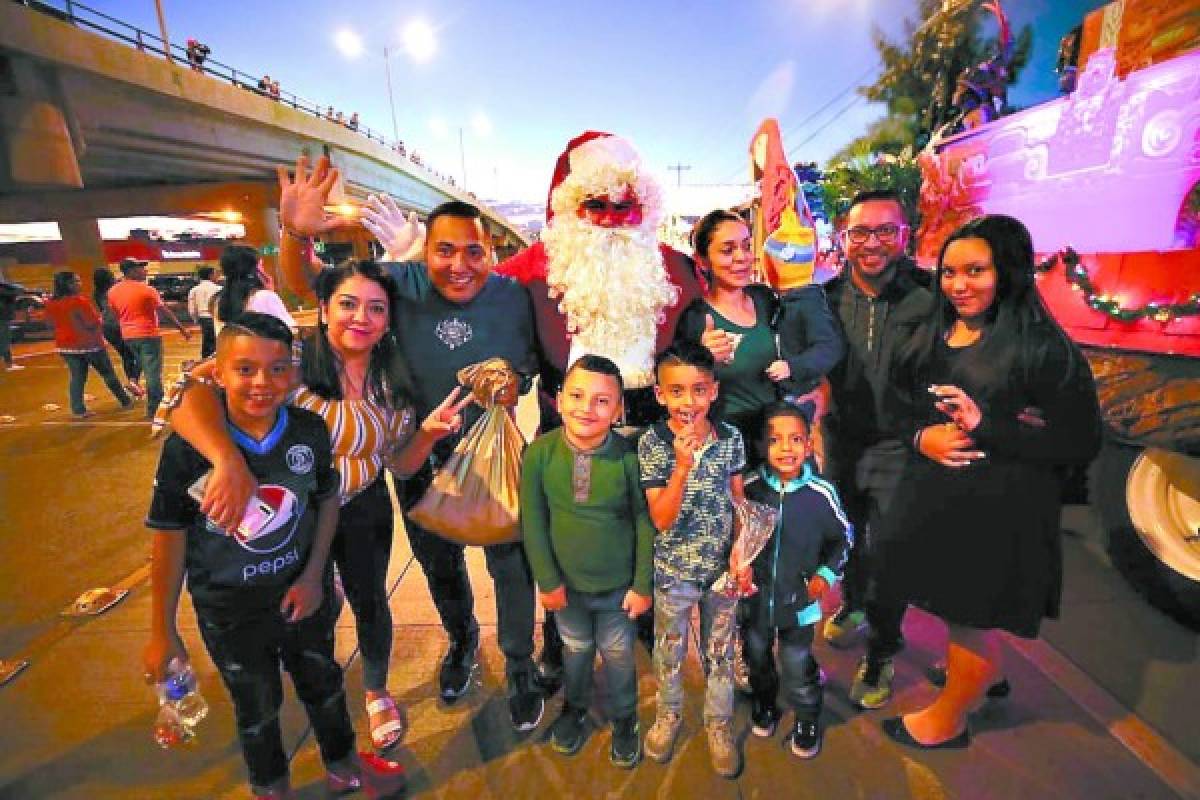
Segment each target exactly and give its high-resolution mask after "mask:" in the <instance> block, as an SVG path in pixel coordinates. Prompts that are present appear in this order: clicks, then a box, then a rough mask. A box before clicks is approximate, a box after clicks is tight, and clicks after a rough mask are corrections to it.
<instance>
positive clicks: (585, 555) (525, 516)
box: [521, 428, 654, 596]
mask: <svg viewBox="0 0 1200 800" xmlns="http://www.w3.org/2000/svg"><path fill="white" fill-rule="evenodd" d="M638 480H639V476H638V459H637V451H636V450H635V449H634V446H633V444H632V443H630V442H629V441H628V440H626V439H624V438H623V437H621V436H618V435H617V434H615V433H614V434H610V435H609V437H608V440H607V441H606V442H605V443H604V444H603V445H601V446H600V447H599V448H597V449H596V450H594V451H592V452H590V453H582V452H578V451H576V450H575V449H574V448H572V447H571V445H570V444H568V443H567V440H566V439H565V438H564V437H563V432H562V429H561V428H559V429H557V430H553V431H551V432H550V433H547V434H546V435H544V436H540V437H538V438H537V439H536V440H535V441H534V442H533V444H531V445H530V446H529V449H527V450H526V451H525V459H524V463H523V464H522V466H521V535H522V538H523V539H524V542H525V553H526V554H527V555H528V556H529V565H530V567H531V568H532V569H533V577H534V579H535V580H536V581H537V584H538V587H539V588H540V589H541V590H542V591H543V592H549V591H553V590H554V589H557V588H558V587H559V586H560V585H562V584H563V583H564V582H565V583H566V584H567V585H568V586H569V587H570V588H572V589H575V590H576V591H580V592H608V591H612V590H614V589H619V588H621V587H624V586H632V588H633V589H634V591H636V592H637V593H638V594H642V595H646V596H649V595H650V593H651V586H652V578H653V558H654V525H653V523H651V522H650V512H649V511H648V510H647V509H646V497H645V495H644V494H643V492H642V489H641V485H640V484H639V482H638Z"/></svg>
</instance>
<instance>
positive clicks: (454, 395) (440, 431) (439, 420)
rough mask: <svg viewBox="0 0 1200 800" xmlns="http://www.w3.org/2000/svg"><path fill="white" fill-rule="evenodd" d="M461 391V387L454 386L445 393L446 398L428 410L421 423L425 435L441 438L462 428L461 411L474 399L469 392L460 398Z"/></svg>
mask: <svg viewBox="0 0 1200 800" xmlns="http://www.w3.org/2000/svg"><path fill="white" fill-rule="evenodd" d="M462 393H463V389H462V387H461V386H455V387H454V389H453V391H451V392H450V394H448V395H446V399H444V400H442V402H441V403H439V404H438V406H437V408H435V409H434V410H433V411H430V412H429V416H427V417H426V418H425V421H424V422H422V423H421V430H422V431H424V432H425V434H426V435H428V436H431V437H433V438H434V439H441V438H444V437H446V436H449V435H450V434H452V433H458V432H459V430H461V429H462V413H461V412H462V410H463V409H464V408H466V407H467V406H468V405H469V404H470V403H471V402H472V401H473V400H474V399H475V398H474V396H473V395H472V394H471V393H470V392H467V393H466V395H465V396H464V397H461V398H460V397H459V396H460V395H462Z"/></svg>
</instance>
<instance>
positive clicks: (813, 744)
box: [787, 718, 822, 758]
mask: <svg viewBox="0 0 1200 800" xmlns="http://www.w3.org/2000/svg"><path fill="white" fill-rule="evenodd" d="M821 738H822V737H821V725H820V723H819V722H817V721H816V720H812V719H799V718H798V719H797V720H796V727H794V728H792V732H791V733H789V734H788V737H787V742H788V746H789V747H790V748H791V750H792V755H794V756H796V757H798V758H816V757H817V753H819V752H821Z"/></svg>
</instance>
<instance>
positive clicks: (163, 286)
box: [149, 274, 200, 303]
mask: <svg viewBox="0 0 1200 800" xmlns="http://www.w3.org/2000/svg"><path fill="white" fill-rule="evenodd" d="M199 282H200V281H198V280H196V276H194V275H178V274H172V275H152V276H151V277H150V281H149V283H150V285H151V286H153V287H154V288H155V289H158V293H159V294H161V295H162V297H163V300H166V301H167V302H171V303H186V302H187V296H188V292H189V291H191V288H192V287H193V286H195V285H196V284H198V283H199Z"/></svg>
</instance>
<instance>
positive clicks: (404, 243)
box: [362, 194, 425, 261]
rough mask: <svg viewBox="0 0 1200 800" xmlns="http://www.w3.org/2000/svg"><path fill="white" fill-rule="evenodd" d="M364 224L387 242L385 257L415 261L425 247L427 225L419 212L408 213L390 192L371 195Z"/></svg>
mask: <svg viewBox="0 0 1200 800" xmlns="http://www.w3.org/2000/svg"><path fill="white" fill-rule="evenodd" d="M362 224H363V227H364V228H366V229H367V230H368V231H370V232H371V235H372V236H374V237H375V238H376V239H378V240H379V243H380V244H381V245H383V249H384V251H385V252H384V255H383V260H384V261H414V260H417V259H419V258H421V252H422V250H423V249H424V247H425V225H424V224H423V223H422V222H420V221H419V220H418V219H417V212H415V211H411V212H409V214H408V216H407V217H406V216H405V215H404V209H402V208H400V206H398V205H396V201H395V200H393V199H392V198H391V196H390V195H386V194H385V195H384V196H383V197H382V198H381V197H379V196H378V195H374V194H373V195H371V196H370V197H368V198H367V204H366V205H365V206H363V208H362Z"/></svg>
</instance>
